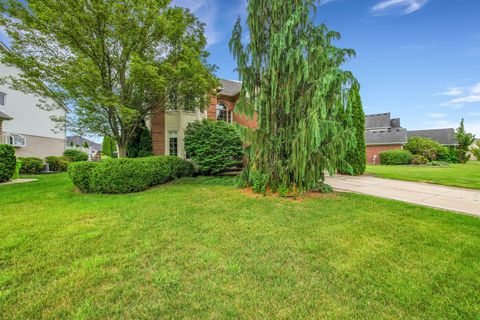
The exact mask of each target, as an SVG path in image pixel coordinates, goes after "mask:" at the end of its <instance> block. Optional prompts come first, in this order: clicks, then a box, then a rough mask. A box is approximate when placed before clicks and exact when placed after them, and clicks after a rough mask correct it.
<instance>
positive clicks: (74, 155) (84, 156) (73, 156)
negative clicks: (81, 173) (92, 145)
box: [63, 149, 88, 162]
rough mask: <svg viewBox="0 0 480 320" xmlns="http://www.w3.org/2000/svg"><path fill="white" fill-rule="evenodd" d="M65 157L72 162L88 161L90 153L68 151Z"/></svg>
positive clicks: (64, 154) (64, 153) (74, 150)
mask: <svg viewBox="0 0 480 320" xmlns="http://www.w3.org/2000/svg"><path fill="white" fill-rule="evenodd" d="M63 156H64V157H66V158H68V159H70V161H71V162H80V161H88V153H86V152H83V151H81V150H76V149H67V150H65V151H64V152H63Z"/></svg>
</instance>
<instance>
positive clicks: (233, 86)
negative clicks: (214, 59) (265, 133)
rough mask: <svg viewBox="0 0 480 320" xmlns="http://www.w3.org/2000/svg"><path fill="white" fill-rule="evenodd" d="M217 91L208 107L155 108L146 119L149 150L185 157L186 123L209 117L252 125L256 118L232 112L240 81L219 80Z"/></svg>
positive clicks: (159, 153)
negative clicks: (151, 146) (149, 140)
mask: <svg viewBox="0 0 480 320" xmlns="http://www.w3.org/2000/svg"><path fill="white" fill-rule="evenodd" d="M220 84H221V86H220V88H218V90H217V95H216V96H212V97H211V99H210V105H209V107H208V108H207V109H206V110H204V111H200V109H196V110H195V111H185V110H178V111H158V112H156V113H154V114H153V115H152V117H151V119H150V121H149V122H148V124H147V125H148V127H149V129H150V131H151V133H152V144H153V153H154V154H155V155H174V156H179V157H182V158H185V157H186V152H185V145H184V142H183V141H184V136H185V130H186V129H187V126H188V124H189V123H191V122H194V121H197V120H202V119H212V120H220V121H226V122H229V123H238V124H240V125H242V126H246V127H252V128H254V127H256V119H249V118H247V117H246V116H244V115H240V114H237V113H235V112H234V108H235V106H236V104H237V102H238V98H239V94H240V90H241V83H240V82H238V81H231V80H223V79H221V80H220Z"/></svg>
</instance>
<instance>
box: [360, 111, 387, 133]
mask: <svg viewBox="0 0 480 320" xmlns="http://www.w3.org/2000/svg"><path fill="white" fill-rule="evenodd" d="M390 127H391V124H390V113H380V114H370V115H367V116H365V128H367V129H374V128H390Z"/></svg>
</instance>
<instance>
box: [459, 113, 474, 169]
mask: <svg viewBox="0 0 480 320" xmlns="http://www.w3.org/2000/svg"><path fill="white" fill-rule="evenodd" d="M455 138H456V139H457V143H458V146H457V159H458V162H460V163H467V161H468V160H469V154H470V152H469V150H470V147H471V146H472V145H473V143H474V142H475V135H473V134H471V133H468V132H466V131H465V124H464V119H462V121H461V122H460V126H459V127H458V129H457V131H456V132H455Z"/></svg>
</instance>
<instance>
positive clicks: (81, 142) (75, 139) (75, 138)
mask: <svg viewBox="0 0 480 320" xmlns="http://www.w3.org/2000/svg"><path fill="white" fill-rule="evenodd" d="M72 141H73V144H75V145H79V146H83V145H84V144H85V142H86V143H88V145H89V147H90V148H92V149H94V150H97V151H102V145H101V144H100V143H96V142H94V141H92V140H89V139H87V138H84V137H82V136H69V137H67V147H68V146H70V142H72Z"/></svg>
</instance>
